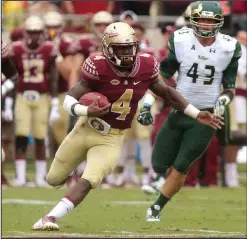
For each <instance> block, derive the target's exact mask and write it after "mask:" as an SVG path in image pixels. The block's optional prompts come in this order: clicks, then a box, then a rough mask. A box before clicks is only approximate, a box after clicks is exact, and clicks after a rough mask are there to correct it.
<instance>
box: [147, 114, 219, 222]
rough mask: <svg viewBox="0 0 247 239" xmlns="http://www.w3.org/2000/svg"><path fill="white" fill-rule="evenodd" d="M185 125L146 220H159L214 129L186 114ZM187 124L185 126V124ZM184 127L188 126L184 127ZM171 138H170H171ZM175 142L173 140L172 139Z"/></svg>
mask: <svg viewBox="0 0 247 239" xmlns="http://www.w3.org/2000/svg"><path fill="white" fill-rule="evenodd" d="M182 118H183V119H184V120H183V124H184V125H185V128H184V130H185V132H184V134H183V139H182V143H181V145H180V148H179V152H178V154H177V156H176V159H175V161H174V163H173V165H172V167H171V171H170V173H169V175H168V177H167V178H166V182H165V184H164V185H163V187H162V190H161V194H160V195H159V197H158V198H157V200H156V201H155V202H154V204H153V205H152V206H151V208H149V209H148V214H147V221H159V220H160V212H161V210H162V209H163V207H164V206H165V205H166V203H167V202H168V201H169V200H170V199H171V198H172V197H173V196H174V195H175V194H176V193H177V192H178V191H179V190H180V188H181V187H182V185H183V184H184V182H185V179H186V175H187V173H188V171H189V169H190V168H191V166H192V165H193V163H194V162H195V160H197V159H198V158H199V157H200V156H201V155H202V154H203V152H204V151H205V150H206V148H207V146H208V145H209V143H210V141H211V139H212V137H213V135H214V134H215V130H214V129H211V128H209V127H208V126H204V125H200V124H199V123H197V122H196V121H195V120H193V119H191V118H189V117H188V116H184V117H182ZM186 125H187V126H186ZM186 127H188V128H187V129H186ZM171 140H172V139H171ZM173 142H175V141H173Z"/></svg>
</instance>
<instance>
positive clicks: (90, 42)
mask: <svg viewBox="0 0 247 239" xmlns="http://www.w3.org/2000/svg"><path fill="white" fill-rule="evenodd" d="M73 45H74V48H75V51H76V52H77V53H80V54H82V55H84V57H85V58H87V57H89V56H91V55H99V54H101V53H102V51H101V43H99V42H98V41H97V40H96V39H95V37H94V36H88V37H81V38H78V39H76V40H75V42H74V43H73Z"/></svg>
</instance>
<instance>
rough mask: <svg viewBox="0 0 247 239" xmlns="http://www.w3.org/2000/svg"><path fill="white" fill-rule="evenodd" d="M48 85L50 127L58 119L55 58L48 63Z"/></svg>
mask: <svg viewBox="0 0 247 239" xmlns="http://www.w3.org/2000/svg"><path fill="white" fill-rule="evenodd" d="M48 76H49V83H50V89H51V97H52V99H51V112H50V116H49V123H50V124H51V125H52V124H53V123H54V122H55V121H57V120H59V119H60V113H59V99H58V97H57V95H58V93H57V92H58V72H57V68H56V58H55V57H52V58H51V60H50V62H49V75H48Z"/></svg>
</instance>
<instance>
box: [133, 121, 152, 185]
mask: <svg viewBox="0 0 247 239" xmlns="http://www.w3.org/2000/svg"><path fill="white" fill-rule="evenodd" d="M136 122H137V121H136ZM152 128H153V127H152V126H143V125H141V124H139V123H137V125H136V135H137V140H138V143H139V146H140V158H141V165H142V170H143V171H142V172H143V173H142V179H141V180H142V182H141V184H142V185H147V184H149V181H150V180H149V170H150V168H151V157H152V145H151V135H152Z"/></svg>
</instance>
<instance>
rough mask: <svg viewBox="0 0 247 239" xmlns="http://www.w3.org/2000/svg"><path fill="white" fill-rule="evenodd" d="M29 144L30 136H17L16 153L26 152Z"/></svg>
mask: <svg viewBox="0 0 247 239" xmlns="http://www.w3.org/2000/svg"><path fill="white" fill-rule="evenodd" d="M27 146H28V137H26V136H17V137H16V153H17V154H19V153H26V151H27Z"/></svg>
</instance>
